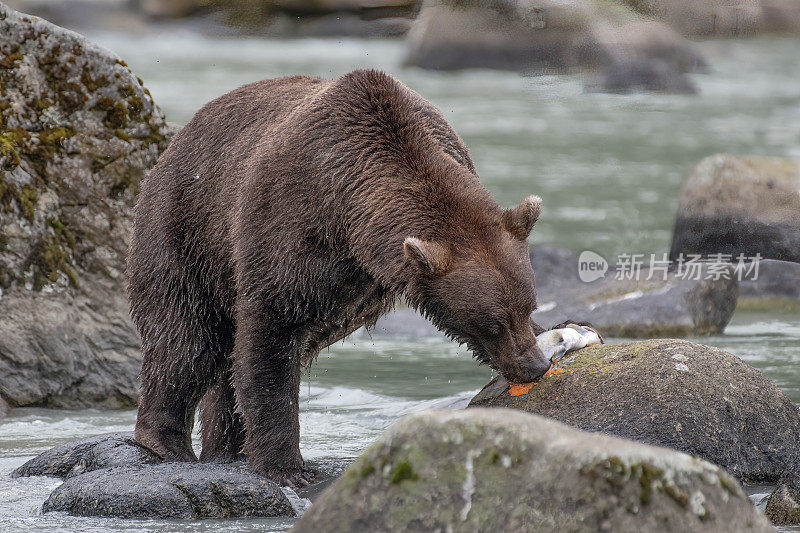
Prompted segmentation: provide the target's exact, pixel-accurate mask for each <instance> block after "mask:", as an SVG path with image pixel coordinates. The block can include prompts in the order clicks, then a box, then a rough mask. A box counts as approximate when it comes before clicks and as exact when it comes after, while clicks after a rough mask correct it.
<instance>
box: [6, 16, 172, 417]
mask: <svg viewBox="0 0 800 533" xmlns="http://www.w3.org/2000/svg"><path fill="white" fill-rule="evenodd" d="M0 29H2V31H0V132H1V133H0V317H1V319H0V375H2V376H3V379H2V381H0V396H2V397H3V398H4V399H5V400H6V401H7V402H8V403H9V404H10V405H11V406H12V407H15V406H24V405H41V406H49V407H89V406H91V407H102V408H118V407H132V406H135V405H136V401H137V398H138V386H137V382H136V379H137V374H138V370H139V365H140V354H139V339H138V335H137V333H136V329H135V328H134V326H133V324H132V322H131V320H130V318H129V316H128V303H127V299H126V297H125V291H124V287H123V273H124V267H125V259H124V257H125V251H126V249H127V245H128V233H129V230H130V225H131V221H132V209H133V205H134V202H135V198H136V193H137V191H138V186H139V181H140V180H141V179H142V177H144V175H145V174H146V172H147V170H148V169H149V168H150V167H151V166H152V165H153V164H155V162H156V159H157V158H158V155H159V154H160V153H161V152H162V151H163V150H164V149H165V148H166V144H167V136H168V135H169V133H170V130H169V128H168V126H167V124H166V123H165V121H164V115H163V113H162V112H161V110H160V109H159V108H158V107H157V106H156V105H155V104H154V103H153V100H152V98H151V96H150V94H149V92H148V91H147V89H145V88H144V87H143V83H142V81H141V80H140V79H139V78H137V77H136V76H135V75H134V74H133V73H132V72H131V70H130V69H129V68H128V67H127V66H126V65H125V63H124V62H123V61H122V60H120V59H119V58H118V57H117V56H116V55H114V54H113V53H112V52H109V51H108V50H105V49H103V48H100V47H98V46H96V45H94V44H92V43H91V42H88V41H87V40H86V39H84V38H83V37H81V36H80V35H78V34H76V33H73V32H71V31H68V30H64V29H62V28H59V27H56V26H53V25H52V24H50V23H48V22H46V21H43V20H39V19H37V18H36V17H32V16H28V15H25V14H23V13H18V12H16V11H13V10H11V9H9V8H8V7H6V6H4V5H2V4H0Z"/></svg>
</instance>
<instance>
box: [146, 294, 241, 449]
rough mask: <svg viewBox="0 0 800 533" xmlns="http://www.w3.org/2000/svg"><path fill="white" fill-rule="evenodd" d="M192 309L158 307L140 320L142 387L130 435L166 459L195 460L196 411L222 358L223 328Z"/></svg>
mask: <svg viewBox="0 0 800 533" xmlns="http://www.w3.org/2000/svg"><path fill="white" fill-rule="evenodd" d="M196 309H197V307H195V309H192V310H190V308H189V306H188V305H171V306H167V305H163V306H161V307H160V308H159V310H160V311H161V312H159V313H156V312H152V313H151V314H150V315H148V316H147V318H146V321H145V323H142V322H143V321H139V325H140V332H141V333H142V371H141V379H142V388H141V395H140V398H139V411H138V414H137V416H136V430H135V436H136V440H137V441H138V442H139V443H140V444H142V445H144V446H146V447H148V448H150V449H151V450H153V451H154V452H155V453H156V454H158V455H159V456H161V458H162V459H164V460H165V461H196V460H197V457H196V456H195V454H194V451H193V450H192V428H193V427H194V415H195V410H196V409H197V404H198V403H199V402H200V398H202V396H203V394H204V393H205V392H206V390H207V389H208V387H209V386H210V385H211V384H212V383H213V381H214V377H215V376H216V375H217V374H218V373H219V372H218V369H219V367H220V363H221V362H223V361H224V360H225V356H226V352H225V350H224V349H223V347H224V345H225V342H222V341H223V340H224V339H221V338H217V336H219V335H221V334H223V333H225V331H226V330H227V329H228V328H226V327H224V326H225V325H224V324H223V323H222V321H221V320H219V319H216V318H217V317H213V315H207V314H206V315H200V316H204V317H206V318H208V317H209V316H212V317H213V318H211V319H210V320H208V322H205V321H201V320H200V319H199V317H198V315H199V314H198V313H197V311H196ZM209 324H211V325H213V327H211V326H209ZM209 331H215V333H214V335H215V337H213V338H212V337H211V336H210V335H209V333H208V332H209ZM218 332H221V333H218Z"/></svg>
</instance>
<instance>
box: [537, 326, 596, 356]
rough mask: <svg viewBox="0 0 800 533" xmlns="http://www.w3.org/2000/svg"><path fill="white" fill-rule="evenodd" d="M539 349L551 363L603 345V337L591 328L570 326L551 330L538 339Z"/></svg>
mask: <svg viewBox="0 0 800 533" xmlns="http://www.w3.org/2000/svg"><path fill="white" fill-rule="evenodd" d="M536 342H537V343H538V344H539V348H540V349H541V350H542V353H544V355H545V357H547V358H548V359H549V360H550V362H551V363H556V362H558V361H560V360H561V359H563V358H564V357H565V356H566V355H567V354H568V353H570V352H574V351H575V350H580V349H581V348H586V347H587V346H594V345H595V344H603V337H601V336H600V334H599V333H598V332H597V331H595V330H594V329H592V328H590V327H589V326H579V325H578V324H568V325H567V326H566V327H564V328H560V329H551V330H548V331H545V332H544V333H541V334H540V335H538V336H537V337H536Z"/></svg>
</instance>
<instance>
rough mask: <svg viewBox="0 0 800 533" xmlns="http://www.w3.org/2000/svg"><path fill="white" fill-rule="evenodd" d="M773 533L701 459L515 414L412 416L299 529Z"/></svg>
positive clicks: (365, 456) (742, 497)
mask: <svg viewBox="0 0 800 533" xmlns="http://www.w3.org/2000/svg"><path fill="white" fill-rule="evenodd" d="M366 530H370V531H382V532H394V531H398V532H400V531H575V532H577V531H720V532H728V531H771V527H770V525H769V523H768V522H767V520H766V518H764V516H763V515H762V514H761V513H760V512H758V511H757V510H756V508H755V507H754V506H753V505H752V503H751V502H750V501H749V499H748V498H747V496H746V495H745V493H744V491H743V490H742V488H741V487H740V486H739V484H738V483H737V482H736V480H735V479H733V478H732V477H731V476H730V475H728V474H727V473H726V472H724V471H723V470H722V469H720V468H718V467H716V466H714V465H712V464H710V463H707V462H705V461H703V460H701V459H698V458H694V457H690V456H688V455H685V454H682V453H679V452H675V451H672V450H667V449H664V448H656V447H652V446H646V445H643V444H639V443H636V442H632V441H628V440H623V439H618V438H613V437H609V436H605V435H599V434H592V433H587V432H583V431H579V430H576V429H572V428H569V427H567V426H564V425H563V424H560V423H558V422H555V421H552V420H547V419H545V418H543V417H540V416H535V415H530V414H526V413H520V412H518V411H512V410H507V409H505V410H489V409H469V410H467V411H457V412H436V411H432V412H427V413H420V414H414V415H410V416H408V417H406V418H404V419H402V420H400V421H399V422H398V423H396V424H395V425H394V426H393V427H392V428H390V429H389V430H388V431H387V432H386V433H385V434H384V435H383V436H382V437H381V438H380V439H379V440H378V442H377V443H376V444H374V445H373V446H371V447H370V448H368V449H367V451H366V452H364V454H362V455H361V457H359V459H358V460H357V461H356V462H355V463H354V464H353V465H352V466H350V468H348V469H347V471H345V473H344V474H343V475H342V476H341V477H340V478H339V479H338V480H337V481H336V482H335V483H334V484H333V485H332V486H331V487H329V488H328V489H327V490H326V491H325V492H324V493H323V494H322V496H320V498H319V499H318V500H317V501H316V502H315V503H314V505H312V506H311V509H309V511H308V512H307V513H306V514H305V515H304V516H303V517H302V518H301V519H300V521H299V522H297V524H296V525H295V527H294V529H293V530H292V531H295V532H297V533H305V532H311V531H329V532H351V531H366Z"/></svg>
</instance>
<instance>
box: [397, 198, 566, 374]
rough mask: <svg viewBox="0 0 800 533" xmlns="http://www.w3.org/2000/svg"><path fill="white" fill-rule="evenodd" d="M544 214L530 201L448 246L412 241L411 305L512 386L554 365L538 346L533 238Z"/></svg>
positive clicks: (408, 256)
mask: <svg viewBox="0 0 800 533" xmlns="http://www.w3.org/2000/svg"><path fill="white" fill-rule="evenodd" d="M540 211H541V199H540V198H539V197H538V196H529V197H528V198H526V199H525V201H524V202H522V204H521V205H519V206H518V207H515V208H513V209H507V210H505V211H502V213H501V214H500V216H498V217H497V219H496V220H494V221H493V222H492V223H489V224H484V225H481V226H480V227H471V228H470V229H469V230H467V231H463V232H461V233H459V234H454V235H451V236H449V237H448V238H443V239H442V240H441V241H437V242H434V241H423V240H420V239H417V238H415V237H408V238H406V239H405V241H404V243H403V253H404V255H405V261H406V263H407V264H408V266H409V269H410V271H411V272H412V275H411V277H410V281H409V282H408V289H407V295H408V296H409V300H410V301H411V302H412V304H414V305H415V306H416V307H417V308H418V309H419V310H420V311H422V313H423V314H424V315H425V316H426V317H428V318H430V319H431V320H432V321H433V323H434V324H435V325H436V326H437V327H438V328H439V329H441V330H442V331H444V332H445V333H446V334H447V335H449V336H450V337H452V338H454V339H455V340H457V341H458V342H461V343H463V344H466V345H467V346H468V347H469V348H470V349H471V350H472V351H473V353H474V354H475V356H476V358H477V359H478V360H479V361H480V362H482V363H485V364H488V365H489V366H490V367H492V368H493V369H495V370H497V371H498V372H500V373H501V374H503V376H504V377H505V378H506V379H507V380H509V381H512V382H517V383H524V382H529V381H533V380H534V379H537V378H539V377H540V376H541V375H542V374H544V373H545V372H546V371H547V369H548V368H549V367H550V361H549V360H547V358H546V357H545V356H544V354H543V353H542V351H541V349H540V348H539V346H538V345H537V343H536V335H535V333H534V328H533V321H532V320H531V316H530V315H531V312H532V311H533V310H534V309H535V308H536V291H535V287H534V278H533V269H532V268H531V262H530V255H529V248H528V243H527V238H528V235H529V234H530V231H531V229H532V228H533V225H534V223H535V222H536V219H537V218H538V217H539V213H540Z"/></svg>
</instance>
